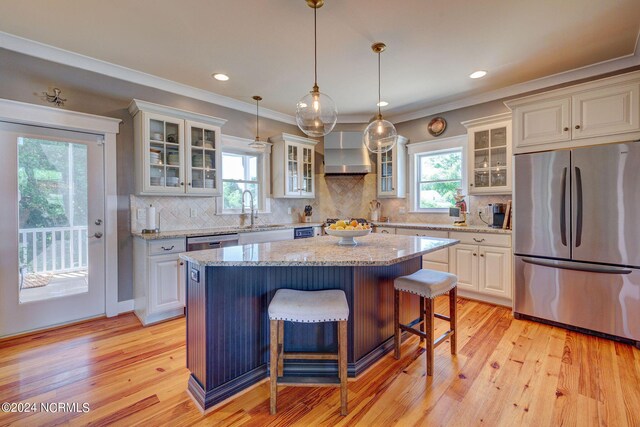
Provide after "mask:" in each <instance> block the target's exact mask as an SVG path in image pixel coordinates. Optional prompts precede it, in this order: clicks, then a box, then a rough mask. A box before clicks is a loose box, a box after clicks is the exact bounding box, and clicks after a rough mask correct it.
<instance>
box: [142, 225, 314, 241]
mask: <svg viewBox="0 0 640 427" xmlns="http://www.w3.org/2000/svg"><path fill="white" fill-rule="evenodd" d="M321 225H322V223H321V222H297V223H293V224H269V225H255V226H254V227H253V228H250V227H248V226H246V227H214V228H199V229H194V230H173V231H161V232H160V233H152V234H143V233H139V232H136V233H131V234H132V235H133V236H135V237H140V238H142V239H145V240H158V239H172V238H176V237H199V236H217V235H220V234H234V233H252V232H254V231H270V230H286V229H289V228H301V227H319V226H321Z"/></svg>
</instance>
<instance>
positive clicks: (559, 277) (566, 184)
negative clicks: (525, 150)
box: [514, 141, 640, 345]
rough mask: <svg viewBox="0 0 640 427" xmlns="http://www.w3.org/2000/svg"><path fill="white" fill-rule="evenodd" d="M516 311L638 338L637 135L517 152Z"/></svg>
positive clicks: (639, 160) (639, 153)
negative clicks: (580, 145) (559, 148)
mask: <svg viewBox="0 0 640 427" xmlns="http://www.w3.org/2000/svg"><path fill="white" fill-rule="evenodd" d="M514 167H515V194H514V198H515V208H514V211H515V215H516V218H515V236H514V240H515V245H514V247H515V255H516V256H515V297H514V311H515V313H517V314H523V315H526V316H532V317H537V318H540V319H545V320H549V321H553V322H557V323H562V324H565V325H570V326H574V327H578V328H583V329H587V330H590V331H595V332H598V333H604V334H607V335H611V336H615V337H621V338H624V339H628V340H633V341H635V342H636V345H638V343H639V342H640V141H638V142H629V143H620V144H609V145H601V146H594V147H585V148H576V149H573V150H562V151H550V152H542V153H533V154H520V155H516V156H515V166H514Z"/></svg>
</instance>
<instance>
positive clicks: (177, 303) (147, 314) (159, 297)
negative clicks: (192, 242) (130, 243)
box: [133, 237, 186, 326]
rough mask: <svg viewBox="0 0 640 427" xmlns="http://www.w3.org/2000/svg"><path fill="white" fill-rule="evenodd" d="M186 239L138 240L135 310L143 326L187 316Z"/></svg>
mask: <svg viewBox="0 0 640 427" xmlns="http://www.w3.org/2000/svg"><path fill="white" fill-rule="evenodd" d="M185 250H186V241H185V239H184V238H176V239H159V240H145V239H141V238H138V237H136V238H135V239H134V253H133V258H134V270H133V282H134V286H133V288H134V311H135V314H136V316H138V318H139V319H140V322H142V324H143V325H145V326H146V325H149V324H152V323H156V322H160V321H162V320H166V319H170V318H172V317H177V316H182V315H184V306H185V292H186V267H185V263H184V261H182V260H181V259H180V258H179V256H178V255H179V254H180V253H181V252H185Z"/></svg>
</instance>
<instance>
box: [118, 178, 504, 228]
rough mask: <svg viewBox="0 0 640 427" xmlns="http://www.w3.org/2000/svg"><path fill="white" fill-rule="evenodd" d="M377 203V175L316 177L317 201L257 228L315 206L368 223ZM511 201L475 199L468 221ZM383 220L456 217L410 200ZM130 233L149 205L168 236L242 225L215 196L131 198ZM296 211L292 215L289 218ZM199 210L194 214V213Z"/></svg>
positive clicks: (317, 215) (274, 204) (282, 210)
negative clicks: (219, 208)
mask: <svg viewBox="0 0 640 427" xmlns="http://www.w3.org/2000/svg"><path fill="white" fill-rule="evenodd" d="M375 198H376V175H375V174H367V175H353V176H324V175H321V174H318V175H316V198H315V199H271V200H270V206H271V212H270V213H265V214H258V218H257V219H256V223H258V224H273V223H276V224H277V223H280V224H281V223H293V222H300V221H301V215H302V213H303V211H304V206H305V205H311V206H312V207H313V215H312V217H311V220H312V221H313V222H322V221H324V220H325V219H326V218H343V217H362V218H369V202H370V201H371V200H373V199H375ZM509 199H511V196H470V197H467V202H468V204H469V211H470V212H471V213H470V215H469V222H470V223H471V224H474V225H481V224H482V221H481V220H480V218H478V215H477V210H478V209H477V208H478V207H481V206H486V205H487V204H489V203H494V202H496V203H497V202H507V201H508V200H509ZM380 201H381V203H382V212H381V214H382V216H388V217H390V220H391V221H392V222H423V223H440V224H443V223H450V222H453V218H450V217H449V215H448V214H440V213H436V214H434V213H405V214H400V208H405V210H406V211H407V212H408V211H409V206H408V204H409V201H408V199H382V200H380ZM130 202H131V203H130V218H131V231H133V232H139V231H141V230H142V229H143V228H144V225H145V217H144V215H141V216H138V215H137V212H138V209H144V208H146V207H147V206H149V205H153V206H155V207H156V211H157V212H158V214H159V217H160V229H161V230H163V231H173V230H186V229H199V228H211V227H225V226H238V225H240V224H241V217H240V215H237V214H225V215H216V203H220V202H221V200H216V198H215V197H176V196H134V195H131V196H130ZM289 208H291V214H289V213H288V210H289ZM192 209H193V210H194V213H195V215H194V216H192V215H191V212H192Z"/></svg>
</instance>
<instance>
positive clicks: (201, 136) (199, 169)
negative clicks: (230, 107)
mask: <svg viewBox="0 0 640 427" xmlns="http://www.w3.org/2000/svg"><path fill="white" fill-rule="evenodd" d="M187 135H188V136H189V141H188V147H189V155H188V157H189V158H188V161H189V168H188V171H187V192H189V193H205V194H211V195H213V194H218V192H219V188H218V187H219V184H218V180H219V177H218V173H219V172H218V171H219V165H218V163H219V162H218V156H219V154H220V153H219V150H220V147H219V142H218V137H219V134H218V132H217V130H216V129H213V128H209V127H207V126H205V125H200V124H197V123H191V122H187Z"/></svg>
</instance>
